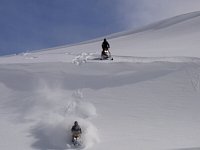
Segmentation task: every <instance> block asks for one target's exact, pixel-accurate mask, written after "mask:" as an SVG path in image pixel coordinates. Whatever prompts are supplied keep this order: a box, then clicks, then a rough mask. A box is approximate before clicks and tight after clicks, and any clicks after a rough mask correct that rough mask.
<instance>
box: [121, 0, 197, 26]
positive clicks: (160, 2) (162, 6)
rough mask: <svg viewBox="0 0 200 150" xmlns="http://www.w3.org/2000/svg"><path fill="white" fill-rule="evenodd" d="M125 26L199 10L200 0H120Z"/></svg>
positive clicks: (142, 23)
mask: <svg viewBox="0 0 200 150" xmlns="http://www.w3.org/2000/svg"><path fill="white" fill-rule="evenodd" d="M119 3H120V5H119V6H120V7H119V8H118V13H119V14H121V15H122V16H121V17H123V18H124V19H123V22H122V24H123V25H124V27H125V28H134V27H138V26H141V25H144V24H149V23H152V22H155V21H158V20H162V19H166V18H169V17H173V16H176V15H180V14H184V13H189V12H194V11H199V10H200V1H199V0H123V1H122V0H119Z"/></svg>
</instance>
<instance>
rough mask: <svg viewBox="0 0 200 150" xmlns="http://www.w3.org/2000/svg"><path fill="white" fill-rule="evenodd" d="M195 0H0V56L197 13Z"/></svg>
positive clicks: (78, 40)
mask: <svg viewBox="0 0 200 150" xmlns="http://www.w3.org/2000/svg"><path fill="white" fill-rule="evenodd" d="M198 1H199V0H190V1H189V2H188V0H168V1H167V2H166V1H165V0H0V55H5V54H12V53H19V52H24V51H30V50H38V49H43V48H49V47H54V46H60V45H65V44H70V43H77V42H80V41H85V40H88V39H93V38H96V37H101V36H104V35H108V34H111V33H115V32H119V31H123V30H129V29H133V28H136V27H140V26H142V25H145V24H148V23H151V22H154V21H157V20H160V19H164V18H167V17H171V16H174V15H178V14H181V13H184V12H190V11H193V10H199V7H200V2H198Z"/></svg>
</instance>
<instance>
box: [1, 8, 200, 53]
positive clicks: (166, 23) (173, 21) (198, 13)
mask: <svg viewBox="0 0 200 150" xmlns="http://www.w3.org/2000/svg"><path fill="white" fill-rule="evenodd" d="M199 16H200V11H195V12H190V13H187V14H182V15H178V16H175V17H171V18H168V19H163V20H161V21H158V22H156V23H151V24H148V25H145V26H143V27H138V28H136V29H132V30H128V31H121V32H117V33H113V34H109V35H105V36H101V37H98V38H95V39H91V40H86V41H82V42H79V43H74V44H67V45H62V46H55V47H51V48H44V49H40V50H34V51H32V50H28V52H31V53H37V52H43V51H48V50H56V49H64V48H69V47H73V46H79V45H84V44H90V43H95V42H100V41H102V40H103V39H104V38H105V37H106V38H107V39H115V38H119V37H123V36H128V35H131V34H135V33H140V32H145V31H148V30H159V29H162V28H166V27H169V26H172V25H175V24H178V23H181V22H184V21H188V20H191V19H194V18H196V17H199ZM23 53H26V52H22V53H19V54H12V55H5V56H7V57H9V56H14V55H20V54H23ZM0 57H2V56H0Z"/></svg>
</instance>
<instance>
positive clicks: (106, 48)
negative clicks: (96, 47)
mask: <svg viewBox="0 0 200 150" xmlns="http://www.w3.org/2000/svg"><path fill="white" fill-rule="evenodd" d="M109 48H110V44H109V43H108V41H107V40H106V39H104V40H103V43H102V49H103V51H105V50H108V49H109Z"/></svg>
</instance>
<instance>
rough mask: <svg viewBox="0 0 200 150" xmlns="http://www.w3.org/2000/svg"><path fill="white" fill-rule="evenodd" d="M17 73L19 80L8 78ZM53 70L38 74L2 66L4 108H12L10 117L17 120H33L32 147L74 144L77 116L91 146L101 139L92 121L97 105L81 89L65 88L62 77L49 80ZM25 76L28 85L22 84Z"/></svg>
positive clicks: (64, 147)
mask: <svg viewBox="0 0 200 150" xmlns="http://www.w3.org/2000/svg"><path fill="white" fill-rule="evenodd" d="M4 74H5V75H4ZM18 74H19V76H20V77H21V78H18V80H15V81H13V82H11V81H12V80H11V81H10V80H8V79H12V78H13V76H17V75H18ZM52 74H53V73H52ZM52 74H50V75H48V74H45V75H44V77H43V76H41V78H38V76H37V75H35V74H31V73H29V72H28V71H27V72H26V71H21V72H20V71H17V72H13V71H10V70H3V69H2V71H1V75H0V76H1V83H0V87H1V89H2V91H1V92H4V94H3V97H2V98H3V99H5V100H4V101H5V102H4V105H3V107H2V108H3V109H2V110H1V111H9V112H12V113H10V114H11V117H10V118H13V120H12V121H15V123H30V124H31V130H30V132H29V135H30V137H33V138H34V139H35V141H34V142H33V144H32V147H33V148H36V149H61V150H62V149H66V148H67V144H69V145H70V144H71V127H72V125H73V124H74V121H75V120H77V121H78V122H79V124H80V126H81V128H82V130H83V136H82V137H83V144H84V147H85V148H87V147H91V146H92V145H93V144H94V143H96V142H98V141H99V137H98V133H97V129H96V127H95V126H94V125H93V124H92V123H91V119H92V117H95V116H96V115H97V114H96V108H95V106H94V105H93V104H92V103H91V102H89V101H87V100H85V99H84V96H83V92H82V91H81V90H75V91H74V92H73V91H69V90H66V89H63V88H62V86H61V84H60V83H61V82H62V81H60V80H57V81H55V82H50V81H52V80H53V79H52V76H51V75H52ZM22 77H23V78H22ZM24 79H27V80H26V83H27V84H28V86H27V85H26V86H25V84H19V83H23V82H24ZM18 82H19V83H18ZM18 85H21V86H18ZM13 90H15V92H14V93H12V94H11V92H12V91H13ZM1 92H0V93H1Z"/></svg>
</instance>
